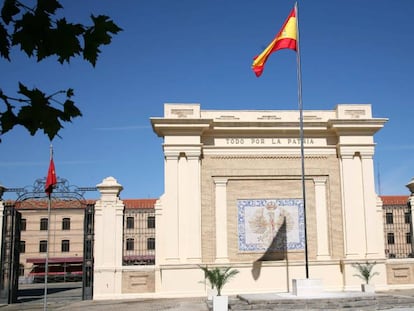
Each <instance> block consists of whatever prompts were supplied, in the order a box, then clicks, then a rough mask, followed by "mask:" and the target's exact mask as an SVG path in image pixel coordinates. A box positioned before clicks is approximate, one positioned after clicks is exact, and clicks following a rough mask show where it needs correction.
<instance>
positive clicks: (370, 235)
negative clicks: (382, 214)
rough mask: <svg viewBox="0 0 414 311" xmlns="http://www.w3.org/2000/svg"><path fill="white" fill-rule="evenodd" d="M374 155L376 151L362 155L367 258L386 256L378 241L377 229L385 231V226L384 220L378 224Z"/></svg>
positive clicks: (382, 245) (382, 246) (381, 244)
mask: <svg viewBox="0 0 414 311" xmlns="http://www.w3.org/2000/svg"><path fill="white" fill-rule="evenodd" d="M373 155H374V150H370V151H365V152H364V153H361V167H362V170H361V172H362V181H363V183H362V185H363V200H364V212H365V236H366V241H365V243H366V250H365V257H366V258H378V256H380V257H383V256H384V244H383V243H381V239H378V235H377V233H378V230H377V228H378V227H380V228H381V229H382V230H384V225H383V221H382V218H381V221H380V222H378V218H377V211H376V205H377V203H376V193H375V180H374V175H375V174H374V162H373V160H372V156H373Z"/></svg>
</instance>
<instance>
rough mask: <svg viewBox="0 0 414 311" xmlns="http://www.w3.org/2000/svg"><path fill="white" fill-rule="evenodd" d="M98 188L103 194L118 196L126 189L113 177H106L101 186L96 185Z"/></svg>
mask: <svg viewBox="0 0 414 311" xmlns="http://www.w3.org/2000/svg"><path fill="white" fill-rule="evenodd" d="M96 188H98V190H99V192H101V194H113V195H116V196H118V195H119V193H120V192H121V191H122V189H124V188H123V187H122V185H121V184H119V183H118V181H117V180H116V179H115V178H114V177H112V176H110V177H106V178H105V179H104V180H103V181H102V182H101V183H100V184H98V185H96Z"/></svg>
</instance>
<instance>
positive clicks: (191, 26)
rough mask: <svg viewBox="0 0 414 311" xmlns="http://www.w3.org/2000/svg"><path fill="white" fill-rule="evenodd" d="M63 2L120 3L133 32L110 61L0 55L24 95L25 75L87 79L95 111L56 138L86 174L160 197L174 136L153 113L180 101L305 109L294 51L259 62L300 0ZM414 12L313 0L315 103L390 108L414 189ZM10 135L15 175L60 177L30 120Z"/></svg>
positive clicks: (385, 0) (303, 26)
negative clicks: (255, 66) (161, 130)
mask: <svg viewBox="0 0 414 311" xmlns="http://www.w3.org/2000/svg"><path fill="white" fill-rule="evenodd" d="M61 3H62V4H63V6H64V7H65V9H64V11H62V13H64V14H65V15H66V16H67V18H68V19H69V20H72V21H76V22H85V21H87V19H88V17H89V15H90V14H91V13H94V14H95V15H97V14H107V15H109V16H110V17H111V18H113V19H114V21H115V22H116V23H117V24H118V25H119V26H120V27H122V28H123V29H124V31H123V32H122V33H120V34H119V35H117V36H115V37H114V39H113V43H112V44H111V45H109V46H105V47H104V48H103V49H102V50H103V53H102V55H101V56H100V58H99V60H98V63H97V66H96V68H92V66H90V65H89V64H88V63H86V62H84V61H82V60H81V59H79V60H75V61H73V62H71V63H70V64H65V65H63V66H62V65H60V64H58V63H57V62H56V60H55V59H50V60H47V61H44V62H41V63H36V62H35V60H34V59H27V58H26V57H25V56H24V55H23V54H22V53H21V52H20V51H18V50H17V49H16V50H14V52H13V54H12V58H13V61H12V62H11V63H8V62H6V61H4V60H2V59H0V72H1V77H0V88H2V89H3V91H4V92H5V93H6V94H7V93H8V94H9V95H10V94H13V93H14V92H15V91H16V90H17V82H18V81H21V82H23V83H25V84H26V85H27V86H29V87H38V88H40V89H43V90H46V91H48V92H49V93H53V92H54V91H56V90H59V89H67V88H69V87H72V88H74V89H75V97H74V99H75V101H76V103H77V105H78V107H79V108H80V109H81V110H82V113H83V117H82V118H78V119H75V120H74V122H73V123H72V124H67V125H66V126H65V129H64V130H63V131H62V132H61V133H60V135H61V136H62V139H60V138H56V139H54V140H53V146H54V159H55V166H56V171H57V175H58V176H59V177H62V178H66V179H67V180H68V181H69V182H70V184H72V185H77V186H95V185H96V184H98V183H100V182H101V181H102V179H103V178H105V177H107V176H114V177H115V178H116V179H117V180H118V182H119V183H121V184H122V185H123V186H124V190H123V192H122V193H121V197H122V198H149V197H159V196H160V195H161V194H162V193H163V187H164V185H163V172H164V168H163V153H162V139H161V138H158V137H157V136H156V135H155V133H153V131H152V129H151V125H150V120H149V119H150V117H162V116H163V105H164V103H166V102H168V103H175V102H179V103H200V104H201V108H202V109H223V110H231V109H275V110H277V109H282V110H291V109H297V107H298V105H297V83H296V56H295V53H294V52H292V51H289V50H283V51H279V52H277V53H274V54H272V55H271V57H270V58H269V60H268V62H267V64H266V68H265V71H264V73H263V75H262V76H261V77H260V78H256V77H255V75H254V74H253V72H252V71H251V62H252V58H253V57H254V56H255V55H257V54H259V53H260V52H261V50H262V49H263V48H264V47H265V46H266V45H267V44H268V43H269V42H270V41H271V40H272V39H273V37H274V36H275V34H276V33H277V32H278V31H279V29H280V27H281V26H282V24H283V22H284V20H285V19H286V17H287V15H288V14H289V12H290V10H291V9H292V7H293V5H294V1H288V0H285V1H281V0H272V1H270V0H255V1H252V0H220V1H219V0H198V1H195V0H176V1H171V0H153V1H149V0H145V1H144V0H140V1H136V0H123V1H114V0H112V1H110V0H107V1H101V0H99V1H98V0H93V1H69V0H62V1H61ZM413 12H414V1H412V0H364V1H361V0H335V1H330V0H312V1H299V24H300V39H301V41H300V47H301V58H302V83H303V105H304V109H305V110H319V109H334V108H335V106H336V105H337V104H342V103H351V104H359V103H369V104H372V110H373V114H374V117H381V118H389V122H388V123H387V124H386V125H385V127H384V128H383V129H382V130H381V131H380V132H379V133H378V134H377V135H376V136H375V141H376V143H377V147H376V154H375V169H376V178H378V175H380V185H381V186H380V189H381V194H393V195H397V194H407V195H408V194H409V193H408V189H406V188H405V186H404V185H406V184H407V183H408V182H409V181H410V180H411V178H412V177H413V176H414V164H413V163H414V161H413V156H412V154H413V152H414V143H413V140H412V124H413V122H412V120H413V117H414V109H413V104H412V101H413V97H412V93H411V92H412V90H413V88H414V78H413V71H414V60H413V59H414V58H413V53H412V51H413V50H414V35H413V34H414V19H412V15H413ZM2 140H3V141H2V143H0V183H1V184H3V185H4V186H6V187H9V188H11V187H23V186H27V185H32V184H33V182H34V180H35V179H37V178H42V177H45V176H46V173H47V169H48V163H49V145H50V142H49V140H48V138H47V137H46V136H44V135H43V134H41V133H39V134H37V135H36V136H34V137H32V136H30V135H29V134H28V133H27V132H26V131H24V130H23V129H18V128H16V129H15V130H13V131H12V132H10V133H8V134H6V135H4V136H3V137H2ZM378 168H379V173H380V174H378ZM377 186H378V182H377ZM89 196H92V197H97V196H98V193H91V194H89ZM6 198H14V194H12V193H8V194H6Z"/></svg>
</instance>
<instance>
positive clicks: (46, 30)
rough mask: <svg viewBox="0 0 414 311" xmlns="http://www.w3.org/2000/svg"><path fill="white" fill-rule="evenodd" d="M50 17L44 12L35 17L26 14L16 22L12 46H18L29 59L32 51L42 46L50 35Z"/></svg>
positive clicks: (28, 13)
mask: <svg viewBox="0 0 414 311" xmlns="http://www.w3.org/2000/svg"><path fill="white" fill-rule="evenodd" d="M50 23H51V21H50V17H49V15H48V14H46V13H44V12H40V13H36V15H34V14H32V13H30V12H26V13H25V14H24V15H23V17H22V19H21V20H18V21H16V24H15V29H16V31H15V33H14V34H13V36H12V44H13V45H20V48H21V50H23V51H25V52H26V54H27V56H29V57H31V56H32V55H33V51H34V50H35V49H37V48H38V46H42V45H43V44H44V42H45V40H46V39H47V37H48V36H49V35H50Z"/></svg>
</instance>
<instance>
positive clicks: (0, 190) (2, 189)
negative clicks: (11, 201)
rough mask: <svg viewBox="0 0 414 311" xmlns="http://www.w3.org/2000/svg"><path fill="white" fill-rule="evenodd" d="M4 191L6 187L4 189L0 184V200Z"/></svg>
mask: <svg viewBox="0 0 414 311" xmlns="http://www.w3.org/2000/svg"><path fill="white" fill-rule="evenodd" d="M6 189H7V188H6V187H4V186H3V185H2V184H0V200H1V198H2V197H3V193H4V191H5V190H6Z"/></svg>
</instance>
